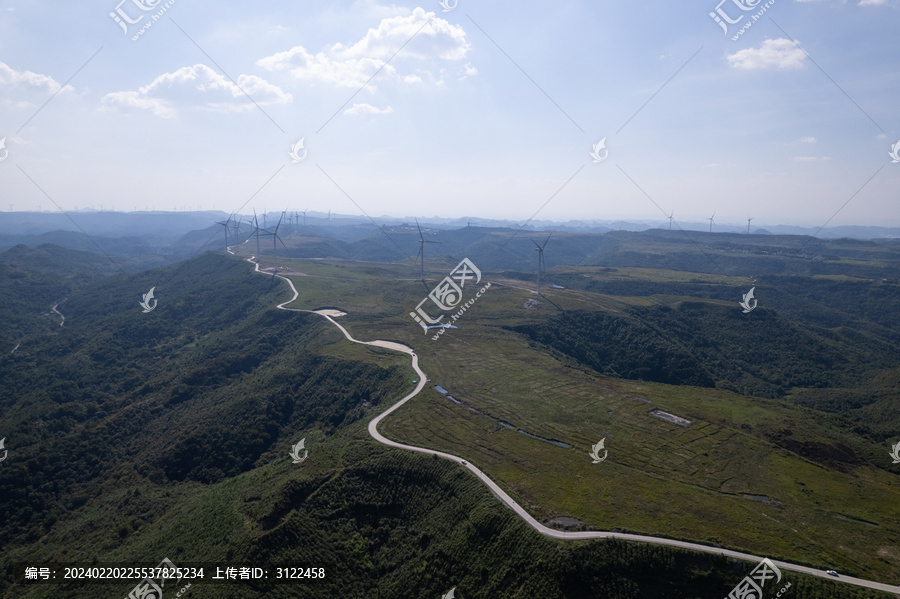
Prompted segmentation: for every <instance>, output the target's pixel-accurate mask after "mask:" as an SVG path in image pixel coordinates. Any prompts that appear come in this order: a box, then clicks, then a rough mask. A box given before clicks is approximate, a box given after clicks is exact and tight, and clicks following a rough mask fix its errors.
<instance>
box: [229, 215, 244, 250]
mask: <svg viewBox="0 0 900 599" xmlns="http://www.w3.org/2000/svg"><path fill="white" fill-rule="evenodd" d="M241 220H243V217H242V216H240V215H238V217H237V219H236V220H235V221H234V224H233V225H231V228H232V229H233V230H234V243H235V245H237V240H238V239H239V238H240V236H241Z"/></svg>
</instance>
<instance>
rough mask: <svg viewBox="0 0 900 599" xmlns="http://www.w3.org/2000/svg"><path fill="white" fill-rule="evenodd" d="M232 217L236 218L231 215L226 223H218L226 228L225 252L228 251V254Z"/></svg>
mask: <svg viewBox="0 0 900 599" xmlns="http://www.w3.org/2000/svg"><path fill="white" fill-rule="evenodd" d="M232 216H234V215H233V214H229V215H228V220H226V221H219V222H217V223H216V224H217V225H222V226H223V227H224V228H225V251H226V252H227V251H228V227H229V226H230V224H231V217H232Z"/></svg>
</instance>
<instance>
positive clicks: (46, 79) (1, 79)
mask: <svg viewBox="0 0 900 599" xmlns="http://www.w3.org/2000/svg"><path fill="white" fill-rule="evenodd" d="M0 86H3V87H11V88H17V89H23V90H37V91H44V92H49V93H51V94H52V93H56V92H57V91H58V90H59V89H60V87H61V86H60V84H59V83H57V82H56V80H55V79H53V77H50V76H49V75H41V74H39V73H33V72H31V71H17V70H15V69H13V68H12V67H10V66H9V65H8V64H6V63H5V62H0ZM71 91H74V88H73V87H72V86H71V85H67V86H66V87H65V88H64V89H63V90H62V92H71Z"/></svg>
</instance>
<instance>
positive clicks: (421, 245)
mask: <svg viewBox="0 0 900 599" xmlns="http://www.w3.org/2000/svg"><path fill="white" fill-rule="evenodd" d="M416 228H417V229H418V230H419V254H418V255H417V256H416V260H418V259H419V258H420V257H421V258H422V262H421V264H420V268H421V272H422V284H423V285H425V244H426V243H440V242H439V241H432V240H430V239H427V240H426V239H425V238H424V237H423V236H422V227H420V226H419V219H416ZM425 286H426V287H427V285H425Z"/></svg>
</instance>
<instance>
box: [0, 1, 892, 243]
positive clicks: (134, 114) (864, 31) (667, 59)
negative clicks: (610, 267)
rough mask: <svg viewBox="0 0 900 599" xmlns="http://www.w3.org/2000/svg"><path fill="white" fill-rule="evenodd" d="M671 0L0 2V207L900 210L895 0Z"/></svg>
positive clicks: (512, 212)
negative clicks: (719, 20)
mask: <svg viewBox="0 0 900 599" xmlns="http://www.w3.org/2000/svg"><path fill="white" fill-rule="evenodd" d="M142 2H143V4H144V6H143V8H142V7H141V6H139V4H141V3H142ZM448 2H449V0H448ZM742 2H743V7H741V6H738V4H739V3H742ZM450 4H452V2H450ZM686 4H688V3H676V2H658V1H652V2H633V1H627V0H612V1H605V0H604V1H598V0H593V1H591V2H587V1H584V2H582V1H574V0H572V1H567V0H557V1H556V2H554V3H552V4H551V3H536V2H519V3H483V2H475V1H473V0H458V3H457V4H456V7H455V8H454V9H453V10H450V11H447V12H444V11H443V9H442V6H441V4H440V3H439V2H438V1H437V0H434V1H429V2H426V3H410V4H383V3H378V2H375V1H358V2H322V3H312V2H297V1H296V0H294V1H292V2H280V1H277V0H275V1H271V2H266V3H259V4H255V3H250V2H245V3H237V2H232V3H223V2H207V1H203V0H191V1H190V2H188V1H187V0H174V1H171V0H169V6H166V0H126V1H125V2H124V3H122V4H121V5H117V2H116V1H114V0H110V1H108V2H107V1H105V0H104V1H100V0H90V1H86V2H79V3H57V2H49V1H39V0H11V1H8V0H3V1H0V137H4V136H5V137H6V143H5V146H6V150H7V151H8V152H9V154H8V156H7V157H6V159H5V160H3V161H2V162H0V210H9V208H10V205H11V206H12V208H13V209H14V210H32V209H35V208H36V207H37V206H38V205H40V206H41V207H42V208H43V209H44V210H47V209H51V208H52V209H54V210H56V209H57V208H56V207H55V206H54V204H53V202H55V203H56V204H58V205H59V206H61V207H62V208H63V209H66V210H74V209H75V208H76V207H78V208H84V207H86V206H94V207H97V208H99V207H100V205H101V204H102V205H103V206H104V208H106V209H109V208H111V207H115V209H117V210H132V209H134V208H137V209H143V208H144V207H145V206H146V207H151V206H152V207H155V208H156V209H157V210H161V209H173V208H176V207H177V208H179V209H181V208H182V207H189V208H191V209H196V208H197V207H200V208H203V209H213V208H214V209H220V210H224V211H227V212H231V211H235V210H240V211H241V212H242V213H245V214H246V213H249V212H251V211H252V209H253V208H256V209H257V211H262V210H263V209H268V210H269V211H275V210H281V209H285V208H287V209H290V210H303V209H305V208H310V209H312V210H320V211H323V212H324V211H327V210H332V211H334V212H337V213H344V214H362V213H365V214H368V215H370V216H372V217H375V218H376V219H377V218H378V217H379V216H381V215H393V216H400V217H402V216H414V215H415V216H420V217H429V216H440V217H461V216H476V217H485V218H508V219H512V220H517V221H520V222H525V221H526V220H527V219H529V218H530V217H532V216H533V215H535V213H537V218H538V219H542V220H543V219H554V220H568V219H581V220H595V219H596V220H613V219H625V218H627V219H633V220H647V221H653V220H658V221H659V222H661V223H662V222H665V216H664V215H666V214H668V213H670V212H674V216H675V220H676V221H679V220H682V221H685V222H687V221H697V220H702V219H704V218H706V217H708V216H709V215H710V214H712V213H713V212H715V214H716V217H715V218H716V222H719V223H723V224H724V223H735V224H738V223H742V222H746V219H747V217H748V216H752V217H754V219H755V221H754V223H762V224H765V223H770V224H798V225H805V226H819V225H822V224H824V223H825V222H826V221H829V219H831V220H830V221H829V226H834V225H850V224H857V225H885V226H900V209H898V199H900V163H896V164H895V163H892V161H891V158H890V156H889V152H890V151H891V149H892V146H893V145H894V144H895V143H897V142H898V140H900V110H898V100H900V52H898V51H897V42H896V34H897V32H898V31H900V0H862V1H860V0H852V1H845V2H842V1H832V0H819V1H815V0H812V1H809V0H807V1H802V2H801V1H797V0H774V2H771V0H770V4H771V5H770V6H768V7H767V8H766V9H765V14H763V15H762V17H761V18H759V19H758V20H757V21H756V22H755V23H754V24H753V26H752V27H750V28H748V29H746V30H745V31H744V32H743V33H742V34H738V32H739V27H740V26H741V25H743V24H744V23H747V22H749V21H750V20H751V18H752V15H754V14H756V13H757V12H759V11H760V10H761V9H762V7H763V6H764V5H765V3H764V2H762V1H761V0H727V1H726V2H725V3H723V4H721V5H718V7H719V8H720V10H721V11H722V12H723V13H724V14H726V15H728V16H729V18H731V19H732V20H735V19H737V18H738V17H743V18H742V19H741V21H739V22H738V23H737V24H736V25H731V26H730V28H729V31H728V33H727V34H724V33H723V30H722V29H721V28H720V26H719V25H717V24H716V22H715V21H714V20H713V19H712V17H710V14H709V13H711V12H713V11H715V10H716V8H717V1H713V0H710V1H709V2H707V1H706V0H694V1H692V2H691V3H689V6H686ZM117 8H118V9H119V11H120V12H119V14H120V15H121V14H124V15H126V16H127V17H128V18H129V19H131V20H137V19H138V18H139V17H140V20H139V21H138V22H137V23H135V24H132V25H129V26H128V30H127V33H126V32H124V31H123V29H122V28H121V27H120V26H119V25H118V24H117V23H116V22H115V21H114V20H113V18H112V17H111V16H110V13H112V12H114V11H116V9H117ZM144 8H146V9H147V10H144ZM745 8H746V9H748V10H744V9H745ZM163 10H164V12H163V13H162V14H161V16H160V17H159V18H158V19H157V20H156V21H155V22H154V23H153V25H152V26H151V27H149V28H147V29H146V30H144V31H143V33H140V34H139V31H140V28H141V26H142V25H144V24H145V23H147V22H149V21H150V20H151V19H152V17H153V15H155V14H158V13H160V12H161V11H163ZM135 36H137V39H136V40H135V39H133V38H134V37H135ZM735 36H738V37H737V39H736V40H735V39H733V38H734V37H735ZM798 44H799V47H798ZM401 48H402V49H401ZM801 48H802V49H801ZM398 50H399V52H398ZM804 51H805V53H804ZM806 53H808V56H807V54H806ZM813 61H814V62H813ZM817 65H818V66H817ZM379 68H380V69H381V70H380V71H379V70H378V69H379ZM376 72H377V74H376ZM372 75H375V76H374V77H372ZM370 78H371V80H370ZM66 81H68V84H67V85H66V86H65V87H64V88H62V89H60V86H61V84H63V83H65V82H66ZM667 81H668V83H667ZM235 82H236V83H237V85H235ZM367 82H368V84H367V85H366V83H367ZM242 90H243V91H242ZM245 92H246V93H245ZM54 94H55V95H54ZM248 96H249V97H248ZM51 98H52V99H51ZM48 99H49V102H48ZM45 103H46V104H45ZM42 105H43V108H41V106H42ZM29 119H30V120H29ZM300 138H304V147H305V149H306V152H307V154H306V157H305V159H304V160H302V161H300V162H297V163H293V162H292V161H291V158H290V156H289V152H290V150H291V148H292V146H293V145H294V144H295V143H296V142H297V141H298V140H299V139H300ZM602 138H606V141H605V146H606V149H605V150H600V151H599V152H598V155H599V156H606V158H605V159H604V160H603V161H601V162H598V163H595V162H594V160H593V159H592V158H591V156H590V152H591V150H592V146H593V144H595V143H597V142H598V141H599V140H601V139H602ZM607 151H608V154H606V152H607ZM2 154H3V151H2V150H0V155H2ZM879 169H880V170H879ZM39 188H40V189H39ZM41 190H43V191H41ZM44 193H46V194H47V195H46V196H45V195H44ZM47 196H50V197H51V198H52V199H53V202H51V201H50V200H49V199H47Z"/></svg>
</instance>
